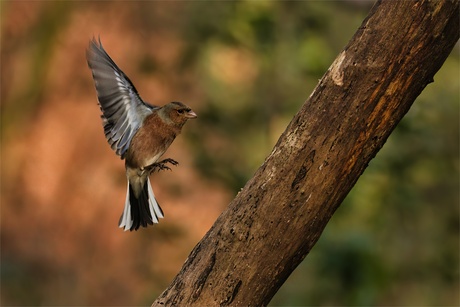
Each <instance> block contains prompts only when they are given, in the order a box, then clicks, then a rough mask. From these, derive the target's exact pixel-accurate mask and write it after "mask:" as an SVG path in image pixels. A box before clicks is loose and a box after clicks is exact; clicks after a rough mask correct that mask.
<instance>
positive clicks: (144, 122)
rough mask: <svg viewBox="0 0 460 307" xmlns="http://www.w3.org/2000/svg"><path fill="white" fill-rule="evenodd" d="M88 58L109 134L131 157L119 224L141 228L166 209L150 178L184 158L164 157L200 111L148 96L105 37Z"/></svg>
mask: <svg viewBox="0 0 460 307" xmlns="http://www.w3.org/2000/svg"><path fill="white" fill-rule="evenodd" d="M86 59H87V62H88V66H89V68H90V70H91V72H92V76H93V80H94V84H95V88H96V93H97V98H98V104H99V107H100V110H101V113H102V114H101V118H102V125H103V128H104V134H105V137H106V139H107V141H108V143H109V145H110V146H111V148H112V150H114V151H115V153H116V154H117V155H118V156H120V158H121V159H122V160H123V159H124V160H125V169H126V177H127V181H128V188H127V192H126V200H125V206H124V210H123V214H122V215H121V217H120V220H119V223H118V226H119V227H120V228H123V229H124V231H127V230H130V231H133V230H138V229H139V227H141V226H142V227H147V226H148V225H153V224H156V223H158V219H159V218H163V217H164V214H163V211H162V209H161V207H160V205H159V203H158V202H157V200H156V199H155V194H154V193H153V189H152V186H151V183H150V175H151V173H153V172H154V171H160V170H170V169H171V168H170V167H169V166H168V164H170V165H177V164H178V162H177V161H175V160H173V159H171V158H167V159H163V160H161V161H160V160H159V159H160V157H162V155H163V154H164V153H165V152H166V150H167V149H168V147H169V146H170V145H171V143H172V142H173V141H174V139H175V138H176V136H177V135H179V134H180V133H181V130H182V127H183V126H184V124H185V123H186V122H187V121H188V120H189V119H194V118H196V117H197V115H196V113H195V112H194V111H193V110H192V109H191V108H190V107H188V106H187V105H185V104H184V103H182V102H177V101H173V102H170V103H167V104H165V105H164V106H162V107H159V106H155V105H152V104H149V103H147V102H145V101H144V100H142V98H141V97H140V95H139V93H138V92H137V90H136V88H135V87H134V85H133V83H132V82H131V80H130V79H129V78H128V76H127V75H125V73H124V72H123V71H122V70H121V69H120V68H119V67H118V66H117V64H115V62H114V61H113V60H112V58H111V57H110V56H109V55H108V53H107V52H106V51H105V50H104V48H103V46H102V43H101V40H100V38H99V39H98V41H96V39H95V38H93V39H92V40H90V43H89V47H88V48H87V50H86Z"/></svg>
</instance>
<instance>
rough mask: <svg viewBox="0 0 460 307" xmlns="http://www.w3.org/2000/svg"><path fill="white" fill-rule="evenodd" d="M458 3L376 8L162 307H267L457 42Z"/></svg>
mask: <svg viewBox="0 0 460 307" xmlns="http://www.w3.org/2000/svg"><path fill="white" fill-rule="evenodd" d="M458 16H459V3H458V1H433V2H430V1H425V0H423V1H378V2H377V3H376V4H375V5H374V7H373V8H372V10H371V11H370V13H369V15H368V17H367V18H366V19H365V20H364V22H363V23H362V25H361V27H360V28H359V29H358V31H357V32H356V34H355V35H354V36H353V38H352V39H351V41H350V42H349V44H348V45H347V46H346V47H345V49H344V50H343V51H342V52H341V53H340V54H339V56H338V57H337V58H336V60H335V61H334V63H333V64H332V66H331V67H330V68H329V70H328V71H327V72H326V74H325V75H324V76H323V78H322V79H321V80H320V82H319V84H318V85H317V87H316V88H315V90H314V91H313V93H312V94H311V96H310V98H309V99H308V100H307V101H306V102H305V104H304V105H303V106H302V108H301V110H300V111H299V112H298V113H297V114H296V115H295V117H294V118H293V120H292V121H291V123H290V124H289V126H288V127H287V129H286V131H285V132H284V133H283V134H282V135H281V137H280V139H279V140H278V142H277V144H276V146H275V148H274V149H273V151H272V152H271V153H270V155H269V156H268V157H267V159H266V160H265V162H264V164H263V165H262V166H261V167H260V168H259V169H258V170H257V172H256V173H255V175H254V177H253V178H252V179H251V180H249V181H248V183H247V184H246V186H245V187H244V188H243V190H242V191H241V192H240V193H239V194H238V195H237V196H236V198H235V199H234V200H233V201H232V202H231V203H230V205H229V206H228V207H227V209H226V210H225V211H224V212H223V213H222V214H221V216H220V217H219V218H218V219H217V221H216V222H215V224H214V225H213V226H212V228H211V229H210V230H209V231H208V233H207V234H206V235H205V236H204V238H203V239H202V240H201V241H200V242H199V243H198V245H197V246H196V247H195V248H194V249H193V251H192V252H191V254H190V256H189V257H188V259H187V261H186V262H185V264H184V266H183V267H182V269H181V271H180V272H179V274H178V275H177V276H176V277H175V279H174V280H173V282H172V283H171V285H170V286H169V287H168V289H166V290H165V291H164V292H163V293H162V294H161V296H160V297H159V298H158V299H157V300H156V301H155V302H154V303H153V306H160V305H168V306H169V305H179V306H183V305H197V306H211V305H230V304H232V305H244V306H248V305H251V306H254V305H266V304H268V302H269V301H270V300H271V298H272V297H273V295H274V294H275V293H276V291H277V290H278V289H279V287H280V286H281V285H282V284H283V283H284V281H285V280H286V279H287V278H288V276H289V275H290V274H291V272H292V271H293V270H294V269H295V268H296V267H297V265H298V264H299V263H300V262H301V261H302V260H303V259H304V258H305V256H306V255H307V254H308V252H309V251H310V249H311V248H312V247H313V245H314V244H315V243H316V241H317V240H318V238H319V236H320V235H321V233H322V231H323V229H324V227H325V226H326V224H327V222H328V221H329V219H330V218H331V216H332V214H333V213H334V212H335V210H336V209H337V208H338V207H339V205H340V203H341V202H342V200H343V199H344V198H345V196H346V195H347V194H348V192H349V191H350V190H351V188H352V187H353V185H354V184H355V183H356V181H357V180H358V178H359V176H360V175H361V174H362V173H363V171H364V169H365V168H366V167H367V165H368V163H369V161H370V160H371V159H372V158H373V157H374V156H375V155H376V153H377V152H378V151H379V149H380V148H381V147H382V146H383V144H384V143H385V141H386V139H387V138H388V136H389V135H390V133H391V131H392V130H393V129H394V128H395V126H396V125H397V124H398V122H399V121H400V120H401V119H402V117H403V116H404V114H405V113H406V112H407V111H408V110H409V108H410V106H411V105H412V103H413V102H414V100H415V99H416V97H417V96H418V95H419V94H420V93H421V91H422V90H423V89H424V88H425V86H426V85H427V84H429V83H430V82H433V77H434V74H435V73H436V72H437V71H438V70H439V68H440V67H441V65H442V64H443V63H444V61H445V59H446V58H447V56H448V55H449V53H450V52H451V50H452V48H453V46H454V45H455V43H456V42H457V40H458V38H459V33H460V29H459V18H458Z"/></svg>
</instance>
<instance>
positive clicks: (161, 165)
mask: <svg viewBox="0 0 460 307" xmlns="http://www.w3.org/2000/svg"><path fill="white" fill-rule="evenodd" d="M166 163H171V164H172V165H177V164H179V162H177V161H176V160H173V159H170V158H168V159H164V160H162V161H159V162H155V163H152V164H150V165H149V166H146V167H145V170H147V171H148V172H150V173H152V172H154V171H155V170H157V169H158V171H163V170H171V168H170V167H169V166H166Z"/></svg>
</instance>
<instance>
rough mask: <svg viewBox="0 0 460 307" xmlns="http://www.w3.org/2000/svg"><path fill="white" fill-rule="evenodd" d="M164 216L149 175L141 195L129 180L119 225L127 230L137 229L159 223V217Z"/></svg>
mask: <svg viewBox="0 0 460 307" xmlns="http://www.w3.org/2000/svg"><path fill="white" fill-rule="evenodd" d="M163 217H164V216H163V211H162V210H161V208H160V205H159V204H158V202H157V201H156V199H155V195H154V194H153V190H152V186H151V185H150V179H149V178H148V177H147V180H146V181H145V183H144V185H143V187H142V189H141V190H140V193H139V197H136V195H135V193H134V190H133V187H132V184H131V183H130V182H129V180H128V191H127V193H126V202H125V209H124V211H123V214H122V215H121V217H120V222H119V223H118V227H120V228H124V230H125V231H127V230H131V231H132V230H137V229H139V227H140V226H142V227H147V226H148V225H153V224H154V223H158V219H159V218H163Z"/></svg>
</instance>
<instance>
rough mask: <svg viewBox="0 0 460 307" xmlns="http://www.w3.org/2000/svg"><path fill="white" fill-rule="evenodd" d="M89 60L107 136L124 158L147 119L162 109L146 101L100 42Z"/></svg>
mask: <svg viewBox="0 0 460 307" xmlns="http://www.w3.org/2000/svg"><path fill="white" fill-rule="evenodd" d="M86 57H87V60H88V66H89V67H90V68H91V71H92V73H93V79H94V83H95V85H96V91H97V96H98V100H99V106H100V107H101V111H102V116H101V117H102V121H103V125H104V132H105V136H106V138H107V141H108V142H109V144H110V146H111V147H112V149H113V150H115V152H116V154H117V155H119V156H121V157H122V158H124V155H125V153H126V151H127V150H128V147H129V144H130V143H131V140H132V138H133V136H134V135H135V133H136V132H137V130H138V129H139V128H140V127H141V126H142V122H143V121H144V119H145V117H147V116H148V115H149V114H151V113H152V111H153V110H154V109H157V108H158V107H156V106H151V105H148V104H146V103H144V102H143V101H142V99H141V97H140V96H139V94H138V93H137V90H136V88H135V87H134V85H133V84H132V82H131V80H129V78H128V77H127V76H126V75H125V74H124V73H123V71H121V69H120V68H118V66H117V64H115V62H114V61H113V60H112V59H111V58H110V56H109V55H108V54H107V52H106V51H105V50H104V48H103V47H102V44H101V42H100V41H99V42H97V41H96V40H95V39H93V40H92V41H91V42H90V45H89V48H88V50H87V53H86Z"/></svg>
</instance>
